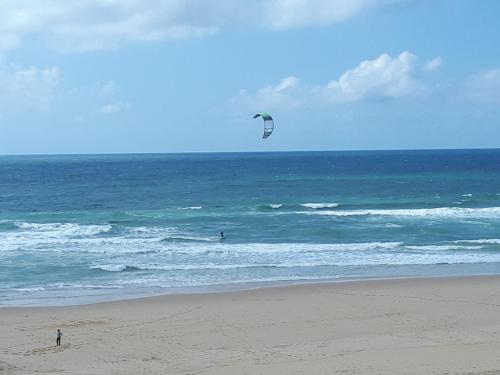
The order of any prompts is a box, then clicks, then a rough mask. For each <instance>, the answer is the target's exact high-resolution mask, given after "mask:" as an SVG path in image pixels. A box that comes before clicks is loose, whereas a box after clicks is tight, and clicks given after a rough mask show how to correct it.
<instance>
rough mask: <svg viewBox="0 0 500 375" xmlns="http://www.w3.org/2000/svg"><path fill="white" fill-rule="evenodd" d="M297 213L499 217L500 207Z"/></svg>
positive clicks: (301, 212) (304, 212)
mask: <svg viewBox="0 0 500 375" xmlns="http://www.w3.org/2000/svg"><path fill="white" fill-rule="evenodd" d="M296 213H297V214H307V215H326V216H399V217H423V218H425V217H444V218H457V217H459V218H498V219H500V207H485V208H464V207H439V208H415V209H392V210H389V209H379V210H371V209H362V210H335V211H332V210H325V211H314V212H308V211H299V212H296Z"/></svg>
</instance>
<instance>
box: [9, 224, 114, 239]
mask: <svg viewBox="0 0 500 375" xmlns="http://www.w3.org/2000/svg"><path fill="white" fill-rule="evenodd" d="M14 224H15V225H16V226H17V227H18V228H19V229H21V230H24V231H27V232H31V233H35V232H36V233H45V234H47V235H53V236H59V237H60V236H65V237H74V236H82V237H83V236H95V235H97V234H101V233H105V232H109V231H110V230H111V228H112V227H111V225H109V224H104V225H84V224H75V223H28V222H14Z"/></svg>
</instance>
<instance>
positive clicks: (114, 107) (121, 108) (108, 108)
mask: <svg viewBox="0 0 500 375" xmlns="http://www.w3.org/2000/svg"><path fill="white" fill-rule="evenodd" d="M130 107H131V105H130V103H122V102H116V103H108V104H105V105H103V106H102V107H101V109H100V110H101V112H102V113H104V114H106V115H110V114H113V113H120V112H125V111H128V110H129V109H130Z"/></svg>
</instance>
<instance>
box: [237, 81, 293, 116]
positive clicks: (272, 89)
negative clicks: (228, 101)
mask: <svg viewBox="0 0 500 375" xmlns="http://www.w3.org/2000/svg"><path fill="white" fill-rule="evenodd" d="M299 87H300V81H299V79H298V78H296V77H294V76H289V77H286V78H283V79H282V80H281V81H279V82H278V83H277V84H276V85H269V86H266V87H263V88H261V89H258V90H257V91H256V92H255V94H250V93H248V91H247V90H244V89H243V90H240V92H239V93H238V95H237V96H235V97H234V98H232V102H233V103H242V104H245V105H248V106H251V107H254V108H256V109H259V108H265V109H266V110H267V109H276V108H289V109H290V108H296V107H298V106H300V104H301V99H300V93H299Z"/></svg>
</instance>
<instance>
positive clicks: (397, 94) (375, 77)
mask: <svg viewBox="0 0 500 375" xmlns="http://www.w3.org/2000/svg"><path fill="white" fill-rule="evenodd" d="M415 61H416V57H415V56H414V55H413V54H411V53H410V52H408V51H405V52H403V53H401V54H400V55H399V56H398V57H395V58H392V57H391V56H390V55H388V54H386V53H384V54H382V55H380V56H379V57H377V58H376V59H374V60H365V61H363V62H361V63H360V64H359V65H358V66H357V67H356V68H354V69H350V70H347V71H346V72H345V73H344V74H342V75H341V76H340V78H339V79H338V80H333V81H330V82H329V83H328V84H327V85H326V87H325V88H324V90H323V92H324V94H325V95H326V96H327V98H328V100H330V101H334V102H339V101H351V102H352V101H360V100H380V99H394V98H401V97H404V96H411V95H415V94H418V93H421V92H423V91H424V85H423V84H422V83H421V82H420V81H418V80H417V79H416V78H415V77H414V76H413V70H414V66H415Z"/></svg>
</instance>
